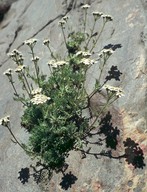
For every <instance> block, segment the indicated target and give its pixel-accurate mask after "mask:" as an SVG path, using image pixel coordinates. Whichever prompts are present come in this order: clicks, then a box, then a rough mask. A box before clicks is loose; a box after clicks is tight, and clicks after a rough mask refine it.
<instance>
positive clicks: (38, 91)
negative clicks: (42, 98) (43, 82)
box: [31, 88, 42, 95]
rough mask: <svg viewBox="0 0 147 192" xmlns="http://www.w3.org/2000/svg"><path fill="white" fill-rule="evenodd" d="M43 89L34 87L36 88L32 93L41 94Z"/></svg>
mask: <svg viewBox="0 0 147 192" xmlns="http://www.w3.org/2000/svg"><path fill="white" fill-rule="evenodd" d="M41 91H42V88H37V89H34V90H32V92H31V95H37V94H40V93H41Z"/></svg>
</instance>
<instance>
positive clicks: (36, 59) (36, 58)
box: [31, 56, 39, 63]
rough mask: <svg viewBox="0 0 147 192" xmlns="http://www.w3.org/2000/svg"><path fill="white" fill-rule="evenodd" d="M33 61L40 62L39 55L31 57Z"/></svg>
mask: <svg viewBox="0 0 147 192" xmlns="http://www.w3.org/2000/svg"><path fill="white" fill-rule="evenodd" d="M31 60H32V61H33V62H35V63H36V62H38V61H39V57H38V56H35V57H34V58H32V59H31Z"/></svg>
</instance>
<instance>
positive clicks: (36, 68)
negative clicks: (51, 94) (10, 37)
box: [30, 47, 40, 87]
mask: <svg viewBox="0 0 147 192" xmlns="http://www.w3.org/2000/svg"><path fill="white" fill-rule="evenodd" d="M30 49H31V54H32V58H33V60H34V58H35V54H34V51H33V48H32V47H31V48H30ZM33 63H34V66H35V72H36V78H37V83H38V86H39V87H40V82H39V70H38V65H37V62H36V61H33Z"/></svg>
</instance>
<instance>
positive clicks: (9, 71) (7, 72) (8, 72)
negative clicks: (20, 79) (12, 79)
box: [3, 68, 13, 76]
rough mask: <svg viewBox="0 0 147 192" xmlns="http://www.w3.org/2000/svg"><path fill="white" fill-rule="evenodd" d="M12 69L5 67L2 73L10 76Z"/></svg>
mask: <svg viewBox="0 0 147 192" xmlns="http://www.w3.org/2000/svg"><path fill="white" fill-rule="evenodd" d="M12 71H13V70H12V69H10V68H9V69H7V70H6V71H5V72H4V73H3V74H4V75H6V76H11V75H12Z"/></svg>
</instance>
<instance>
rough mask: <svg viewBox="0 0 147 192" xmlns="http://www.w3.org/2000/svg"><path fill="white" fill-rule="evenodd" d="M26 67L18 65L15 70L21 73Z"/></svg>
mask: <svg viewBox="0 0 147 192" xmlns="http://www.w3.org/2000/svg"><path fill="white" fill-rule="evenodd" d="M25 68H26V66H25V65H18V67H17V68H16V69H15V70H14V71H15V72H16V73H21V72H22V71H23V70H24V69H25Z"/></svg>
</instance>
